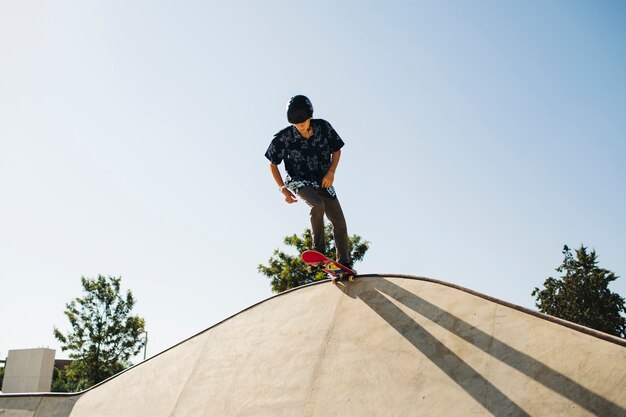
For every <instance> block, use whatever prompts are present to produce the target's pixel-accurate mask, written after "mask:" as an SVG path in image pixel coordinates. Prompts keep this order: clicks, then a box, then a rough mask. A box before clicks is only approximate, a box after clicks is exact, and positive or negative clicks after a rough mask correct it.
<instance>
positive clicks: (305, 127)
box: [293, 118, 311, 135]
mask: <svg viewBox="0 0 626 417" xmlns="http://www.w3.org/2000/svg"><path fill="white" fill-rule="evenodd" d="M293 125H294V126H295V127H296V129H298V132H300V134H301V135H303V134H305V133H306V131H307V130H309V127H311V118H308V119H306V120H305V121H304V122H302V123H294V124H293Z"/></svg>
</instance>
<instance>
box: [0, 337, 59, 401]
mask: <svg viewBox="0 0 626 417" xmlns="http://www.w3.org/2000/svg"><path fill="white" fill-rule="evenodd" d="M53 370H54V349H44V348H37V349H16V350H9V354H8V356H7V362H6V366H5V368H4V380H3V382H2V392H3V393H5V394H9V393H14V392H47V391H50V384H51V383H52V372H53Z"/></svg>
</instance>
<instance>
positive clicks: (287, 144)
mask: <svg viewBox="0 0 626 417" xmlns="http://www.w3.org/2000/svg"><path fill="white" fill-rule="evenodd" d="M311 126H312V127H313V134H312V135H311V137H310V138H309V139H305V138H304V137H302V136H301V135H300V132H298V129H296V128H295V127H294V126H289V127H287V128H285V129H283V130H281V131H280V132H278V133H277V134H276V135H275V136H274V139H273V140H272V142H271V143H270V146H269V147H268V148H267V152H265V157H266V158H267V159H269V160H270V162H271V163H273V164H275V165H279V164H280V163H281V162H283V161H284V162H285V170H286V171H287V179H286V181H285V185H286V186H287V187H288V188H289V189H290V190H292V191H294V192H298V190H299V189H300V188H302V187H304V186H307V185H310V186H313V187H320V186H321V184H322V179H323V178H324V175H326V173H327V172H328V169H329V168H330V160H331V155H332V154H333V153H334V152H336V151H338V150H340V149H341V148H342V147H343V146H344V142H343V140H341V138H340V137H339V135H338V134H337V132H336V131H335V129H333V127H332V126H331V125H330V123H328V122H327V121H326V120H322V119H311ZM329 192H330V193H331V195H334V194H335V193H334V189H332V187H331V189H329Z"/></svg>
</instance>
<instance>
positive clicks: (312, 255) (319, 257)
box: [302, 250, 356, 283]
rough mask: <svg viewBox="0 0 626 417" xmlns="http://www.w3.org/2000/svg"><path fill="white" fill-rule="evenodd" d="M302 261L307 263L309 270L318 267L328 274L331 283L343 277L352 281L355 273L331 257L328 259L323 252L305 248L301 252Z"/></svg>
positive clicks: (311, 270)
mask: <svg viewBox="0 0 626 417" xmlns="http://www.w3.org/2000/svg"><path fill="white" fill-rule="evenodd" d="M302 261H303V262H304V263H305V264H307V265H309V267H310V268H311V269H310V272H313V270H315V269H318V270H322V271H324V272H326V273H327V274H328V275H330V279H331V280H332V281H333V283H336V282H337V280H340V281H341V280H343V279H345V278H347V279H348V281H350V282H352V281H354V276H355V275H356V271H353V270H352V269H350V268H348V267H345V266H343V265H341V264H340V263H339V262H335V261H333V260H332V259H328V258H327V257H326V256H324V254H322V253H319V252H318V251H314V250H307V251H304V252H302Z"/></svg>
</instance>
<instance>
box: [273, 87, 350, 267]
mask: <svg viewBox="0 0 626 417" xmlns="http://www.w3.org/2000/svg"><path fill="white" fill-rule="evenodd" d="M312 117H313V105H312V104H311V101H310V100H309V99H308V98H307V97H305V96H302V95H297V96H294V97H292V98H291V99H290V100H289V102H288V103H287V120H288V121H289V123H291V126H289V127H287V128H285V129H283V130H281V131H280V132H278V133H277V134H276V135H275V136H274V139H273V140H272V142H271V143H270V146H269V147H268V149H267V152H266V153H265V157H266V158H267V159H269V161H270V171H271V172H272V176H273V177H274V181H276V184H277V185H278V187H279V189H280V192H281V193H282V195H283V197H284V198H285V201H286V202H287V203H288V204H292V203H295V202H297V201H298V198H297V197H299V198H300V199H302V200H304V201H305V202H306V203H307V204H308V205H309V207H310V208H311V211H310V220H311V231H312V233H313V248H312V249H313V250H316V251H319V252H322V253H324V252H325V249H326V242H325V237H324V215H326V217H328V220H330V222H331V224H332V225H333V234H334V237H335V247H336V250H337V253H336V256H337V262H339V263H340V264H342V265H345V266H347V267H348V268H352V261H351V259H350V248H349V240H348V229H347V227H346V220H345V218H344V216H343V211H342V210H341V205H340V204H339V200H338V199H337V193H336V191H335V188H334V187H333V183H334V181H335V172H336V171H337V166H338V165H339V159H340V158H341V148H342V147H343V146H344V142H343V141H342V140H341V138H340V137H339V135H338V134H337V132H336V131H335V129H333V127H332V126H331V125H330V123H328V122H327V121H325V120H322V119H313V118H312ZM283 161H284V162H285V170H286V171H287V178H286V180H285V181H283V177H282V175H281V173H280V170H279V169H278V165H280V164H281V162H283ZM296 196H297V197H296Z"/></svg>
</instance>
